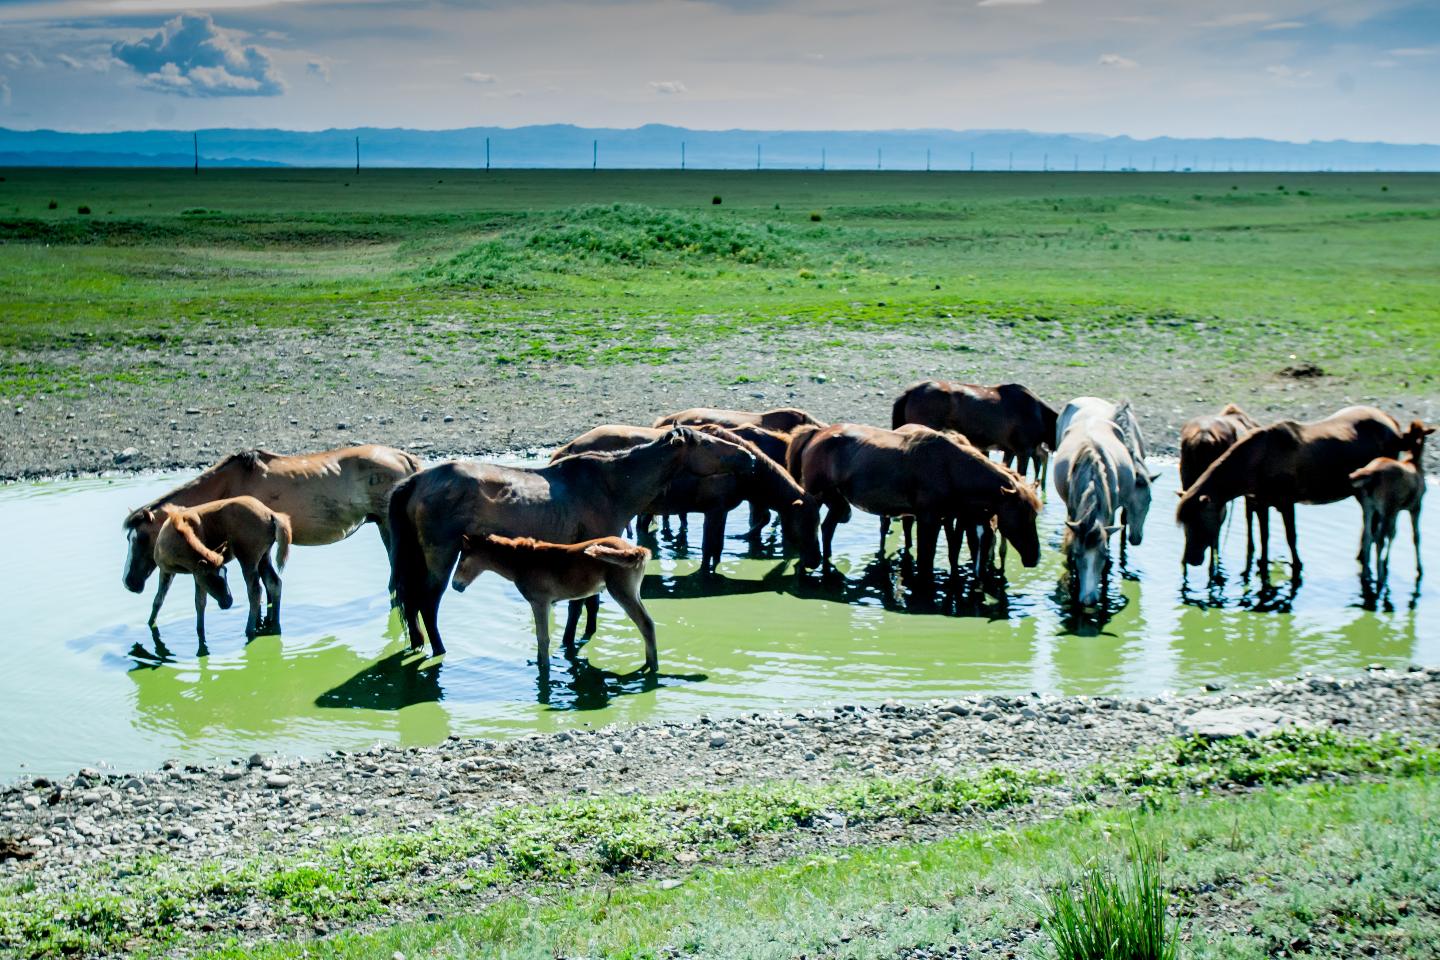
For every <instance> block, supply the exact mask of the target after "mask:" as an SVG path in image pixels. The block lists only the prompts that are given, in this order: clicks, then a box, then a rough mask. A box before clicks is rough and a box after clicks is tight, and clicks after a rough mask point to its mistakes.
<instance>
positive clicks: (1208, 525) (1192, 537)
mask: <svg viewBox="0 0 1440 960" xmlns="http://www.w3.org/2000/svg"><path fill="white" fill-rule="evenodd" d="M1175 520H1176V522H1178V523H1179V524H1180V526H1182V527H1184V528H1185V552H1184V559H1185V563H1186V565H1188V566H1191V567H1198V566H1200V565H1201V564H1202V563H1204V562H1205V555H1206V553H1207V552H1209V551H1210V550H1213V549H1215V548H1216V547H1217V546H1218V545H1219V542H1220V525H1221V524H1222V523H1224V521H1225V505H1224V504H1223V503H1220V502H1219V501H1217V500H1216V499H1215V498H1214V497H1212V496H1210V494H1208V493H1197V492H1194V491H1190V492H1182V493H1181V494H1180V506H1179V507H1177V508H1176V510H1175Z"/></svg>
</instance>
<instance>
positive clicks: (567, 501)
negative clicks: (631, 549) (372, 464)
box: [390, 427, 755, 654]
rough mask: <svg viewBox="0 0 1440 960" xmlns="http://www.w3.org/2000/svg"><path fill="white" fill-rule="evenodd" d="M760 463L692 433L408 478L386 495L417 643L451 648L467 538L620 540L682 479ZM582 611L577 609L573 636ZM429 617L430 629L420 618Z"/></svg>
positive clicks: (402, 592) (397, 567)
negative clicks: (454, 593) (541, 461)
mask: <svg viewBox="0 0 1440 960" xmlns="http://www.w3.org/2000/svg"><path fill="white" fill-rule="evenodd" d="M754 467H755V455H754V454H753V453H751V452H750V451H749V450H746V449H744V448H742V447H739V446H737V445H735V444H733V443H729V442H728V441H725V440H722V439H720V438H718V437H712V436H707V435H706V434H703V433H699V432H697V431H695V430H691V429H690V428H688V427H674V428H671V429H670V430H667V431H666V432H665V433H663V434H662V435H661V436H660V438H659V439H657V440H654V441H652V442H650V443H645V444H641V445H640V446H637V447H630V448H628V449H624V450H618V451H615V452H611V453H582V454H576V455H574V456H569V457H564V458H562V459H560V460H556V461H555V462H554V463H551V464H549V465H547V466H544V467H535V468H525V467H504V466H500V465H498V464H492V463H465V462H460V461H451V462H449V463H442V464H439V465H437V466H434V467H431V468H429V469H428V470H424V471H421V472H420V473H417V474H416V475H415V476H413V477H410V478H409V479H407V480H405V481H404V482H402V483H401V484H400V485H399V486H398V487H396V488H395V492H394V493H393V494H392V495H391V497H390V536H391V547H390V570H391V580H392V581H393V582H394V584H395V592H396V597H397V599H398V600H399V603H400V608H401V611H402V613H403V614H404V617H405V624H406V627H407V629H408V631H409V635H410V644H411V646H412V647H415V648H419V647H421V646H423V645H424V643H425V638H426V635H427V634H428V636H429V639H430V648H431V650H432V651H433V652H434V653H436V654H439V653H443V652H444V651H445V644H444V642H443V641H442V640H441V638H440V628H439V625H438V617H439V610H440V598H441V596H442V595H443V594H444V592H445V582H446V580H447V578H448V577H449V575H450V571H451V568H453V567H454V566H455V561H456V558H457V557H458V556H459V554H460V538H461V536H462V535H464V534H469V535H471V536H472V537H474V536H484V535H486V534H491V533H495V534H500V535H501V536H510V537H516V536H518V537H534V538H536V539H538V540H545V541H549V542H551V543H577V542H579V541H581V540H589V539H594V538H596V537H609V536H617V535H619V533H620V532H621V531H622V530H624V529H625V525H626V524H627V523H629V522H630V520H631V518H632V517H634V516H635V515H636V514H637V513H639V512H640V510H641V509H642V508H644V507H645V505H646V504H648V503H650V502H651V501H653V500H654V499H655V498H656V497H657V496H659V495H660V493H661V491H662V490H664V488H665V486H666V485H667V484H669V483H670V482H671V481H673V480H674V479H676V477H678V476H680V475H681V474H683V473H687V472H688V473H692V474H696V475H699V476H710V475H713V474H723V473H744V472H749V471H750V470H753V469H754ZM577 615H578V607H577V606H573V605H572V607H571V624H570V626H569V627H567V633H569V632H570V631H571V630H573V627H574V619H575V617H576V616H577ZM422 620H423V621H424V632H423V633H422V631H421V621H422Z"/></svg>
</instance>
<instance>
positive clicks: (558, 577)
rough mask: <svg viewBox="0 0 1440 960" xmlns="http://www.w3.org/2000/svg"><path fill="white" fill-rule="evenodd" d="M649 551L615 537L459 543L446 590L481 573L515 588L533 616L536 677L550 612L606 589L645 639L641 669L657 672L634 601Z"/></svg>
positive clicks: (650, 630)
mask: <svg viewBox="0 0 1440 960" xmlns="http://www.w3.org/2000/svg"><path fill="white" fill-rule="evenodd" d="M649 560H650V551H649V550H647V549H645V548H644V547H637V546H635V545H634V544H631V543H627V542H626V541H624V540H622V539H620V538H619V537H599V538H598V539H595V540H585V541H583V542H581V543H570V544H562V543H546V542H545V541H543V540H534V539H531V538H530V537H502V536H498V535H496V534H493V533H492V534H490V535H489V536H485V537H479V536H471V535H470V534H468V533H467V534H464V535H462V536H461V538H460V562H459V564H457V565H456V567H455V576H454V577H453V578H452V579H451V581H450V585H451V586H453V587H454V588H455V589H456V590H464V589H465V588H466V587H468V586H469V585H470V584H471V583H472V582H473V581H474V580H475V578H476V577H478V576H480V574H482V573H484V572H485V571H486V570H493V571H495V572H496V573H498V574H500V576H502V577H504V578H505V579H506V580H509V581H510V582H511V583H513V584H515V586H516V587H518V588H519V589H520V595H521V596H523V597H524V598H525V599H526V600H528V601H529V602H530V609H531V611H532V612H533V613H534V614H535V660H536V663H537V665H538V666H539V667H540V671H541V672H542V673H544V672H547V671H548V670H549V669H550V608H551V607H552V606H554V605H555V604H556V603H557V602H559V601H561V600H583V599H585V598H587V597H593V596H595V595H596V594H598V593H599V592H600V591H601V590H608V591H609V592H610V596H612V597H614V598H615V602H616V603H618V604H620V609H622V610H624V611H625V613H626V615H627V616H629V617H630V619H631V620H633V621H634V622H635V626H637V627H639V628H640V635H641V636H643V637H644V638H645V669H646V670H648V671H650V672H651V673H654V672H655V671H656V670H658V669H659V665H660V662H659V658H658V656H657V655H656V653H655V621H653V620H651V619H650V614H649V613H648V612H647V611H646V610H645V605H644V604H642V603H641V602H640V581H641V580H642V579H644V577H645V564H646V563H648V562H649Z"/></svg>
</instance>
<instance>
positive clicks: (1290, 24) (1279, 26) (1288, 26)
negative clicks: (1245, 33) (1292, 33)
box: [1260, 20, 1305, 30]
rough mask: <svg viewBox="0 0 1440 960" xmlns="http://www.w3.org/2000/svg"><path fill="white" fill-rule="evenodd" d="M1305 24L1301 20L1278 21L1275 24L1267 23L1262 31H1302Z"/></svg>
mask: <svg viewBox="0 0 1440 960" xmlns="http://www.w3.org/2000/svg"><path fill="white" fill-rule="evenodd" d="M1304 26H1305V24H1303V23H1301V22H1300V21H1299V20H1276V21H1275V22H1274V23H1267V24H1265V26H1263V27H1261V28H1260V29H1261V30H1300V29H1303V28H1304Z"/></svg>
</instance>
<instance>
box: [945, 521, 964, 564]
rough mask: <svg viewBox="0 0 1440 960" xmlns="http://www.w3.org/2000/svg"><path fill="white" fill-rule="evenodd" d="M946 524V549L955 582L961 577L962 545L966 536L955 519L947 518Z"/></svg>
mask: <svg viewBox="0 0 1440 960" xmlns="http://www.w3.org/2000/svg"><path fill="white" fill-rule="evenodd" d="M942 522H943V523H944V524H945V548H946V550H947V551H949V554H950V579H952V580H954V579H956V578H957V577H959V576H960V543H961V538H962V537H963V536H964V534H962V533H961V531H960V521H958V520H956V519H955V518H954V517H947V518H946V519H945V520H944V521H942Z"/></svg>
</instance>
